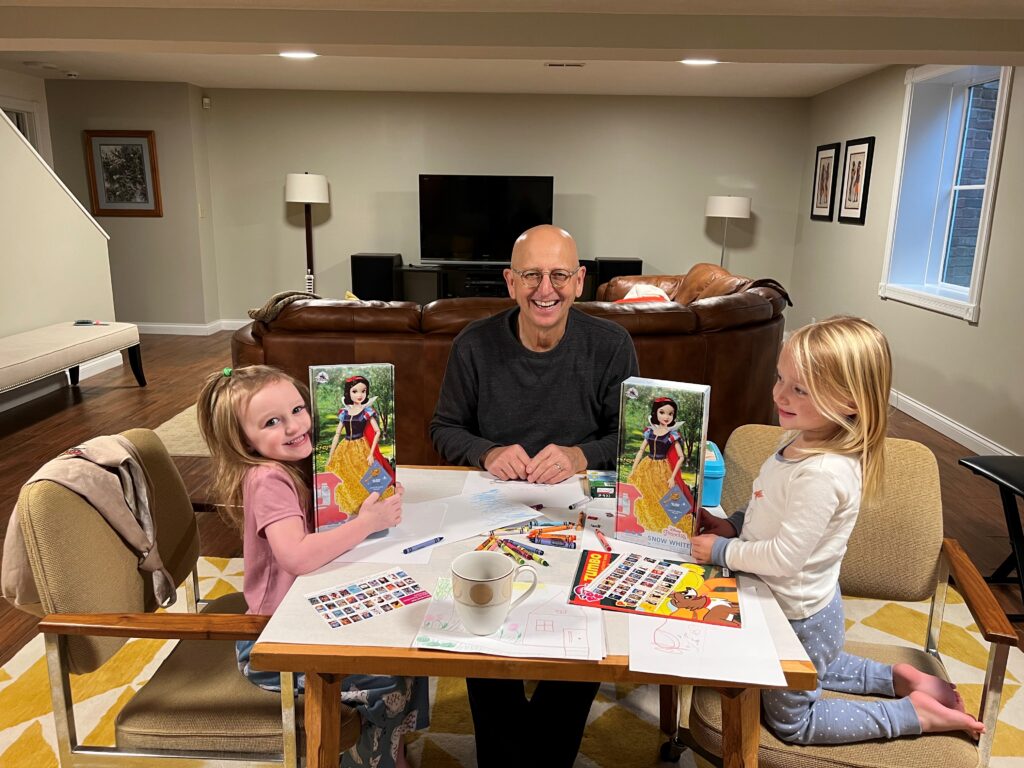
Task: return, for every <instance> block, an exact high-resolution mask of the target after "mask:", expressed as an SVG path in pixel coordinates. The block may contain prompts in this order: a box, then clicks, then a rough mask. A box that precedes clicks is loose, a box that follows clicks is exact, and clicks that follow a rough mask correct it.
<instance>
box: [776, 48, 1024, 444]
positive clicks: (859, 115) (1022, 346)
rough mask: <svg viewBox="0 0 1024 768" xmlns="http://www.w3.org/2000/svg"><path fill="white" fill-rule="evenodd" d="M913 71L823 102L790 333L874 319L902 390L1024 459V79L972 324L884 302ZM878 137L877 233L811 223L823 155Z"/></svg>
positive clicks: (879, 77)
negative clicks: (844, 318) (831, 319)
mask: <svg viewBox="0 0 1024 768" xmlns="http://www.w3.org/2000/svg"><path fill="white" fill-rule="evenodd" d="M905 71H906V69H905V68H903V67H893V68H890V69H887V70H884V71H882V72H880V73H878V74H875V75H871V76H869V77H866V78H862V79H860V80H857V81H855V82H853V83H849V84H847V85H844V86H841V87H840V88H836V89H834V90H832V91H829V92H827V93H825V94H822V95H821V96H818V97H817V98H815V99H813V100H812V102H811V114H810V131H809V136H808V139H807V145H806V148H805V163H804V174H803V181H804V184H803V190H802V193H801V201H800V216H799V224H798V227H797V243H796V255H795V257H794V262H793V277H792V279H791V280H790V286H791V288H792V293H793V302H794V304H795V307H794V308H793V309H792V310H790V319H789V325H790V327H796V326H797V325H802V324H803V323H806V322H808V321H809V320H810V319H811V317H819V318H820V317H822V316H826V315H829V314H834V313H837V312H850V313H854V314H858V315H861V316H863V317H867V318H869V319H871V320H872V321H874V322H875V323H876V324H877V325H878V326H879V327H880V328H882V330H883V331H885V333H886V335H887V336H888V337H889V341H890V343H891V345H892V349H893V354H894V358H895V377H894V388H895V389H896V390H897V391H899V392H901V393H902V394H904V395H907V396H909V397H911V398H913V399H914V400H916V401H918V402H920V403H921V404H923V405H924V406H926V407H928V408H931V409H934V410H935V411H937V412H938V413H939V414H941V415H943V416H945V417H946V418H948V419H951V420H953V421H955V422H957V423H959V424H961V425H963V426H964V427H967V428H968V429H970V430H973V431H974V432H976V433H978V434H979V435H982V436H984V437H986V438H988V439H989V440H992V441H995V442H996V443H998V444H1000V445H1002V446H1004V447H1006V448H1009V449H1011V450H1012V451H1014V452H1016V453H1022V452H1024V388H1022V387H1021V382H1022V381H1024V333H1022V329H1024V302H1022V301H1021V299H1020V285H1021V284H1022V282H1024V260H1022V259H1021V257H1020V243H1021V242H1022V241H1024V217H1022V216H1021V200H1024V78H1022V77H1021V74H1022V73H1021V72H1020V71H1019V70H1018V72H1017V73H1016V78H1015V81H1016V82H1015V86H1014V92H1013V94H1012V99H1011V102H1010V116H1009V124H1008V126H1007V133H1006V143H1005V150H1004V154H1003V164H1002V174H1001V177H1000V183H999V190H998V195H997V199H996V206H995V211H994V218H993V222H992V235H991V242H990V246H989V253H988V262H987V266H986V274H985V282H984V292H983V295H982V300H981V317H980V320H979V322H978V323H977V325H971V324H969V323H966V322H964V321H963V320H958V319H955V318H953V317H949V316H947V315H942V314H938V313H935V312H930V311H927V310H924V309H921V308H918V307H913V306H909V305H906V304H900V303H897V302H895V301H891V300H890V301H883V300H882V299H880V298H879V297H878V284H879V282H880V280H881V278H882V260H883V256H884V250H885V239H886V234H887V226H888V219H889V210H890V204H891V201H892V191H893V178H894V175H895V167H896V161H897V157H896V152H897V146H898V142H899V131H900V119H901V116H902V110H903V98H904V84H903V77H904V73H905ZM861 136H875V137H876V140H875V157H874V167H873V169H872V174H871V187H870V191H869V198H868V212H867V222H866V224H865V226H863V227H858V226H851V225H846V224H838V223H835V222H831V223H827V222H817V221H811V220H810V219H809V218H808V217H807V213H808V207H809V201H810V195H811V189H810V180H811V176H812V165H813V157H814V148H815V147H816V146H817V145H819V144H826V143H830V142H835V141H845V140H847V139H853V138H859V137H861Z"/></svg>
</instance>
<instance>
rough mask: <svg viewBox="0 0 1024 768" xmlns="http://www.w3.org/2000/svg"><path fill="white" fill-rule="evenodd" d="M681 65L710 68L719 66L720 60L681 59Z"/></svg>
mask: <svg viewBox="0 0 1024 768" xmlns="http://www.w3.org/2000/svg"><path fill="white" fill-rule="evenodd" d="M679 63H680V64H688V65H689V66H691V67H710V66H711V65H712V64H718V59H681V60H680V61H679Z"/></svg>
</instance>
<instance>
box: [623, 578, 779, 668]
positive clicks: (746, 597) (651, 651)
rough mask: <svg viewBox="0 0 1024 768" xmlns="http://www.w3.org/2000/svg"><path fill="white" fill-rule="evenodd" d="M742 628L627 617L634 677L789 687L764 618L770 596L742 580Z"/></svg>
mask: <svg viewBox="0 0 1024 768" xmlns="http://www.w3.org/2000/svg"><path fill="white" fill-rule="evenodd" d="M739 593H740V613H741V615H742V622H743V626H742V627H741V628H739V629H737V628H735V627H716V626H710V625H705V624H699V623H697V622H693V621H681V620H679V619H668V618H655V617H645V616H630V617H629V668H630V670H632V671H634V672H650V673H653V674H670V675H678V676H679V677H703V678H706V679H709V680H723V681H726V680H727V681H732V682H738V683H749V684H752V685H785V684H786V678H785V675H784V674H783V672H782V667H781V665H780V664H779V657H778V654H777V653H776V650H775V644H774V643H773V642H772V637H771V634H770V633H769V631H768V624H767V622H766V620H765V616H764V607H763V606H764V604H765V602H766V601H771V602H774V601H775V598H774V597H772V596H771V594H770V593H768V594H762V593H761V592H760V591H759V590H758V589H757V588H756V585H755V584H754V583H753V582H752V581H750V580H748V579H745V578H744V577H743V576H740V577H739Z"/></svg>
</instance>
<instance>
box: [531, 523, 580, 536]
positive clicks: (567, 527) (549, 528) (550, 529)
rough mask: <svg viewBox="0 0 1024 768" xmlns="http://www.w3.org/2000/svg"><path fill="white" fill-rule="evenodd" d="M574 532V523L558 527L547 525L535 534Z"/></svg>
mask: <svg viewBox="0 0 1024 768" xmlns="http://www.w3.org/2000/svg"><path fill="white" fill-rule="evenodd" d="M574 530H576V523H562V524H560V525H549V526H547V527H546V528H540V529H538V530H537V533H543V534H548V533H555V532H556V531H574Z"/></svg>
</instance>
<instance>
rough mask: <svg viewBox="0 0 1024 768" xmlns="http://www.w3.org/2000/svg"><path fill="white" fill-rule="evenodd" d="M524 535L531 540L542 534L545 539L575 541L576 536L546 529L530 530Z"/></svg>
mask: <svg viewBox="0 0 1024 768" xmlns="http://www.w3.org/2000/svg"><path fill="white" fill-rule="evenodd" d="M526 535H527V536H528V537H529V539H530V540H531V541H532V540H533V539H536V538H537V537H538V536H543V537H544V538H546V539H565V540H567V541H576V536H575V535H573V534H571V533H555V532H552V531H548V530H540V531H530V532H529V533H528V534H526Z"/></svg>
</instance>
